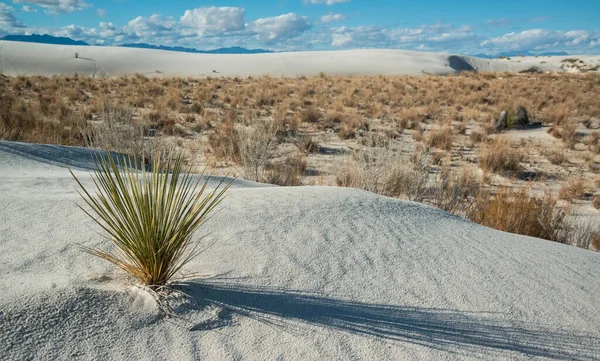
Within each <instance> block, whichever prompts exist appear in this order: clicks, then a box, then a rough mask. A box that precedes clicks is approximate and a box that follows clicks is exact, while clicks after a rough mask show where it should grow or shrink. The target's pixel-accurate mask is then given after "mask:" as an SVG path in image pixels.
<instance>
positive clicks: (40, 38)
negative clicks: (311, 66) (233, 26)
mask: <svg viewBox="0 0 600 361" xmlns="http://www.w3.org/2000/svg"><path fill="white" fill-rule="evenodd" d="M0 40H7V41H23V42H27V43H42V44H58V45H80V46H89V45H90V44H88V43H86V42H84V41H80V40H73V39H71V38H67V37H59V36H52V35H46V34H44V35H38V34H32V35H6V36H5V37H3V38H0ZM117 46H120V47H124V48H138V49H156V50H167V51H178V52H184V53H197V54H261V53H273V51H271V50H265V49H246V48H241V47H239V46H233V47H230V48H219V49H212V50H199V49H195V48H186V47H183V46H165V45H152V44H146V43H131V44H122V45H117ZM519 55H522V56H566V55H569V54H568V53H566V52H564V51H553V52H544V53H531V52H529V51H527V50H520V51H507V52H502V53H498V54H483V53H480V54H474V55H472V56H475V57H478V58H492V59H495V58H498V57H505V58H508V57H515V56H519Z"/></svg>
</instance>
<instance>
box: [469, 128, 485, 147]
mask: <svg viewBox="0 0 600 361" xmlns="http://www.w3.org/2000/svg"><path fill="white" fill-rule="evenodd" d="M469 139H471V142H472V143H473V144H479V143H481V142H483V141H485V140H486V139H487V134H486V133H485V132H484V131H483V130H479V129H473V130H472V131H471V134H469Z"/></svg>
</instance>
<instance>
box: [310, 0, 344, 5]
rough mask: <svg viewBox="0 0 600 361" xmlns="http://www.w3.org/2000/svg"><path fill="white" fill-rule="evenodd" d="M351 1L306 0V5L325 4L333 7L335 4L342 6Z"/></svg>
mask: <svg viewBox="0 0 600 361" xmlns="http://www.w3.org/2000/svg"><path fill="white" fill-rule="evenodd" d="M347 2H350V0H304V3H305V4H325V5H333V4H341V3H347Z"/></svg>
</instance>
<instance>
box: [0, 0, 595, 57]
mask: <svg viewBox="0 0 600 361" xmlns="http://www.w3.org/2000/svg"><path fill="white" fill-rule="evenodd" d="M599 19H600V0H587V1H583V0H570V1H565V0H561V1H554V0H520V1H517V0H502V1H488V0H478V1H475V0H454V1H442V0H430V1H404V0H387V1H386V0H270V1H269V0H254V1H241V0H228V1H222V0H214V1H190V0H169V1H164V0H146V1H133V0H106V1H100V0H12V1H2V2H0V35H1V36H3V35H6V34H31V33H38V34H39V33H44V34H51V35H56V36H68V37H71V38H73V39H76V40H83V41H86V42H88V43H90V44H92V45H118V44H123V43H136V42H145V43H150V44H156V45H171V46H173V45H180V46H189V47H195V48H198V49H212V48H216V47H227V46H243V47H247V48H265V49H271V50H279V51H285V50H329V49H354V48H394V49H409V50H423V51H440V52H452V53H468V54H475V53H488V54H494V53H498V52H502V51H519V50H527V51H530V52H533V53H536V52H538V53H539V52H548V51H567V52H569V53H572V54H574V53H582V54H584V53H585V54H598V53H600V20H599Z"/></svg>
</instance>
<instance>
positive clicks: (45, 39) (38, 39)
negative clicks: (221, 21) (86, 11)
mask: <svg viewBox="0 0 600 361" xmlns="http://www.w3.org/2000/svg"><path fill="white" fill-rule="evenodd" d="M0 40H7V41H23V42H27V43H42V44H58V45H81V46H89V45H90V44H88V43H86V42H84V41H78V40H73V39H71V38H65V37H58V36H52V35H38V34H32V35H7V36H5V37H3V38H0ZM117 46H121V47H125V48H140V49H156V50H168V51H179V52H184V53H198V54H260V53H272V52H273V51H271V50H264V49H245V48H240V47H239V46H233V47H231V48H219V49H213V50H198V49H194V48H184V47H182V46H164V45H151V44H144V43H134V44H122V45H117Z"/></svg>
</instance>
